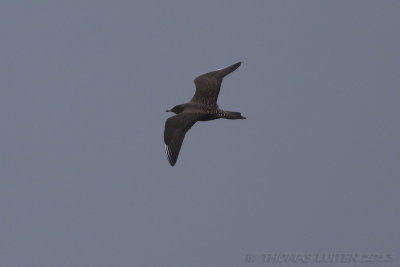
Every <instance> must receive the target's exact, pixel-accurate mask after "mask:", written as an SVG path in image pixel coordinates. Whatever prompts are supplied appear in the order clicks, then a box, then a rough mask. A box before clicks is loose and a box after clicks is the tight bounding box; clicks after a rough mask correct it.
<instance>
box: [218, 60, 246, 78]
mask: <svg viewBox="0 0 400 267" xmlns="http://www.w3.org/2000/svg"><path fill="white" fill-rule="evenodd" d="M240 64H242V62H238V63H235V64H233V65H230V66H229V67H226V68H223V69H220V70H218V71H217V75H218V76H219V77H220V78H224V77H225V76H226V75H228V74H229V73H231V72H233V71H234V70H236V69H237V68H239V66H240Z"/></svg>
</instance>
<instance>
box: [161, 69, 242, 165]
mask: <svg viewBox="0 0 400 267" xmlns="http://www.w3.org/2000/svg"><path fill="white" fill-rule="evenodd" d="M240 64H241V62H238V63H236V64H233V65H231V66H229V67H226V68H224V69H219V70H216V71H212V72H209V73H206V74H203V75H200V76H199V77H197V78H196V79H194V83H195V85H196V92H195V94H194V96H193V98H192V99H191V100H190V102H188V103H185V104H180V105H176V106H175V107H173V108H172V109H170V110H167V112H174V113H175V114H176V115H175V116H173V117H170V118H168V119H167V121H166V122H165V129H164V143H165V153H166V154H167V158H168V161H169V163H170V164H171V166H174V165H175V163H176V160H177V159H178V155H179V151H180V150H181V146H182V142H183V138H185V134H186V133H187V132H188V131H189V130H190V128H191V127H192V126H193V125H194V124H195V123H196V122H197V121H210V120H215V119H220V118H222V119H229V120H237V119H245V117H243V116H242V114H240V112H233V111H224V110H222V109H220V108H219V107H218V105H217V99H218V94H219V90H220V88H221V83H222V79H223V78H224V77H225V76H226V75H228V74H229V73H231V72H233V71H234V70H236V69H237V68H239V66H240Z"/></svg>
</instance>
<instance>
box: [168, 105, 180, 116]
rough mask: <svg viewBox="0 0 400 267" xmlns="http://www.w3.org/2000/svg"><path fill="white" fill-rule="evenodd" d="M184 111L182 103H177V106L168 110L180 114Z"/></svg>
mask: <svg viewBox="0 0 400 267" xmlns="http://www.w3.org/2000/svg"><path fill="white" fill-rule="evenodd" d="M182 111H183V106H182V105H176V106H175V107H173V108H171V109H167V110H166V112H173V113H175V114H179V113H181V112H182Z"/></svg>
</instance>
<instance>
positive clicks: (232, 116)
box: [219, 110, 246, 120]
mask: <svg viewBox="0 0 400 267" xmlns="http://www.w3.org/2000/svg"><path fill="white" fill-rule="evenodd" d="M219 117H220V118H223V119H228V120H239V119H242V120H243V119H246V118H245V117H243V116H242V114H241V113H240V112H234V111H225V110H222V112H221V113H220V114H219Z"/></svg>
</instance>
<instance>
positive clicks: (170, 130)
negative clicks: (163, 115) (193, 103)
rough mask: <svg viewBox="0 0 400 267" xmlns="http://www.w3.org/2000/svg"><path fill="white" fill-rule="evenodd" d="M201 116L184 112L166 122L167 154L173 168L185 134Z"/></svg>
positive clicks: (165, 141) (165, 140) (165, 139)
mask: <svg viewBox="0 0 400 267" xmlns="http://www.w3.org/2000/svg"><path fill="white" fill-rule="evenodd" d="M201 116H203V115H201V114H196V113H190V112H183V113H180V114H178V115H175V116H173V117H170V118H168V119H167V121H166V122H165V129H164V143H165V154H166V155H167V158H168V161H169V163H170V164H171V166H174V165H175V163H176V160H177V159H178V155H179V151H180V150H181V146H182V142H183V139H184V138H185V134H186V133H187V131H189V130H190V128H191V127H192V126H193V125H194V124H195V123H196V122H197V121H198V120H199V119H200V118H201Z"/></svg>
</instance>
